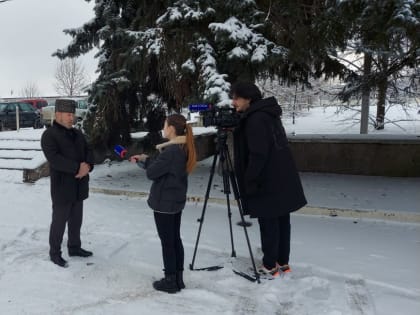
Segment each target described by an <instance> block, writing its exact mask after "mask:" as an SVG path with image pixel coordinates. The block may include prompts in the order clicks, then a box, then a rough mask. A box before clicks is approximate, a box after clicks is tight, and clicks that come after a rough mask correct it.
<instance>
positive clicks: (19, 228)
mask: <svg viewBox="0 0 420 315" xmlns="http://www.w3.org/2000/svg"><path fill="white" fill-rule="evenodd" d="M130 166H131V167H132V169H131V171H132V174H133V175H134V174H136V173H141V172H143V170H141V169H139V168H138V167H136V166H135V165H130ZM113 167H115V168H117V167H120V166H118V165H114V166H113ZM106 168H109V166H108V165H102V166H98V169H97V170H96V171H97V172H98V174H101V173H102V174H103V173H105V172H106V171H105V170H104V169H106ZM0 175H1V176H2V179H3V180H2V181H1V183H0V189H1V191H2V196H3V205H2V207H1V211H0V309H1V312H0V313H1V314H167V313H168V312H170V313H171V314H198V313H199V314H298V315H300V314H330V315H340V314H343V315H344V314H357V315H359V314H364V315H367V314H369V315H370V314H381V315H382V314H384V315H387V314H389V315H391V314H406V315H411V314H413V315H414V314H418V310H419V309H420V285H419V284H420V273H419V267H418V266H419V264H418V263H419V261H420V251H419V246H420V225H418V224H413V223H392V222H385V221H374V220H366V219H358V220H357V221H356V220H353V219H344V218H337V217H336V218H333V217H322V216H321V217H319V216H309V215H300V214H294V215H293V216H292V230H293V232H292V255H291V265H292V268H293V272H292V273H291V274H289V275H287V276H286V277H284V278H280V279H276V280H273V281H265V282H263V283H261V284H256V283H251V282H249V281H248V280H245V279H243V278H242V277H239V276H237V275H235V274H234V273H233V272H232V261H234V260H235V259H232V258H231V257H230V254H231V247H230V238H229V227H228V218H227V210H226V207H225V206H224V205H217V204H214V203H210V204H209V205H208V208H207V212H206V217H205V221H204V225H203V231H202V236H201V240H200V244H199V247H198V254H197V260H196V262H195V267H197V268H199V267H205V266H209V265H215V264H223V265H224V268H223V269H221V270H218V271H213V272H209V271H190V270H188V268H187V267H188V264H189V263H190V262H191V259H192V254H193V249H194V244H195V240H196V235H197V229H198V222H197V218H198V217H199V216H200V214H201V211H202V203H200V202H189V203H188V205H187V207H186V209H185V211H184V214H183V222H182V236H183V239H184V245H185V252H186V261H185V267H186V268H187V270H186V271H185V278H186V279H185V280H186V285H187V289H185V290H183V291H182V292H181V293H179V294H176V295H169V294H165V293H160V292H156V291H154V290H153V289H152V286H151V282H152V281H153V280H155V279H157V278H159V277H160V276H161V274H162V271H161V269H162V262H161V250H160V243H159V239H158V237H157V234H156V231H155V227H154V222H153V215H152V211H151V210H150V209H149V208H148V207H147V204H146V202H145V199H144V198H139V197H127V196H109V195H103V194H98V193H93V194H91V196H90V198H89V199H88V200H87V201H86V203H85V215H84V225H83V229H82V241H83V246H84V247H86V248H87V249H90V250H93V251H94V256H93V257H91V258H88V259H82V258H71V259H69V263H70V267H69V268H67V269H62V268H59V267H57V266H55V265H53V264H52V263H51V262H49V260H48V229H49V223H50V216H51V209H50V198H49V181H48V178H44V179H41V180H40V181H38V182H37V183H36V184H32V185H31V184H22V183H21V174H20V172H18V171H5V170H2V171H0ZM193 176H194V175H193ZM92 177H93V181H92V182H93V183H95V180H94V178H95V173H93V174H92ZM199 177H200V176H196V178H195V179H194V180H193V182H194V183H195V185H197V184H198V183H199V181H200V178H199ZM109 179H110V180H112V177H109ZM201 181H202V185H204V187H205V184H206V182H207V178H201ZM96 183H97V182H96ZM149 184H150V183H149V182H146V181H144V180H140V181H139V182H138V185H137V188H136V189H137V190H138V191H142V190H143V189H145V188H147V187H148V185H149ZM203 194H204V192H203ZM232 211H233V218H232V222H233V229H234V240H235V249H236V251H237V256H238V258H237V259H238V260H240V261H241V262H242V263H244V262H245V263H246V264H248V265H250V259H249V253H248V250H247V247H246V242H245V237H244V233H243V231H242V229H241V228H240V227H238V226H237V225H236V224H235V223H236V222H237V221H239V216H238V211H237V209H236V208H235V207H233V208H232ZM248 232H249V234H250V238H251V243H252V248H253V252H254V255H255V257H256V259H257V261H259V259H260V258H261V252H260V249H259V236H258V224H256V222H254V224H253V226H252V227H250V228H249V230H248ZM64 242H65V241H64ZM64 257H65V258H68V257H67V253H66V252H64Z"/></svg>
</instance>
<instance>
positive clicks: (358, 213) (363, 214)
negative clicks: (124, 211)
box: [90, 187, 420, 223]
mask: <svg viewBox="0 0 420 315" xmlns="http://www.w3.org/2000/svg"><path fill="white" fill-rule="evenodd" d="M90 191H91V192H93V193H98V194H105V195H111V196H127V197H143V198H144V197H147V196H149V193H148V192H144V191H130V190H118V189H108V188H94V187H93V188H90ZM187 202H195V203H203V202H204V196H191V195H189V196H187ZM208 203H213V204H220V205H224V204H225V203H226V199H223V198H216V197H209V199H208ZM235 203H236V200H234V199H233V200H232V205H234V204H235ZM295 214H306V215H316V216H329V217H343V218H353V219H362V218H363V219H375V220H386V221H395V222H410V223H420V213H414V212H403V211H396V212H392V211H384V210H355V209H331V208H321V207H311V206H305V207H303V208H302V209H300V210H299V211H298V212H296V213H295Z"/></svg>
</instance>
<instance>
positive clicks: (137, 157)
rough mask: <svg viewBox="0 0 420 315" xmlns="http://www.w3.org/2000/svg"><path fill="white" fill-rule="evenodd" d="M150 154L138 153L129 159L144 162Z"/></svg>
mask: <svg viewBox="0 0 420 315" xmlns="http://www.w3.org/2000/svg"><path fill="white" fill-rule="evenodd" d="M148 157H149V156H148V155H147V154H136V155H132V156H130V158H129V159H128V160H129V161H130V162H131V163H137V162H144V161H146V159H147V158H148Z"/></svg>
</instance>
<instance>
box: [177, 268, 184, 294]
mask: <svg viewBox="0 0 420 315" xmlns="http://www.w3.org/2000/svg"><path fill="white" fill-rule="evenodd" d="M176 284H177V285H178V288H179V289H180V290H182V289H185V283H184V277H183V271H177V272H176Z"/></svg>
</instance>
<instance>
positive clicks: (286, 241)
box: [258, 214, 290, 269]
mask: <svg viewBox="0 0 420 315" xmlns="http://www.w3.org/2000/svg"><path fill="white" fill-rule="evenodd" d="M258 223H259V225H260V234H261V247H262V251H263V253H264V257H263V264H264V266H265V267H266V268H268V269H272V268H274V267H275V266H276V262H277V263H278V264H280V265H285V264H288V263H289V255H290V214H287V215H284V216H281V217H277V218H258Z"/></svg>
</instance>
